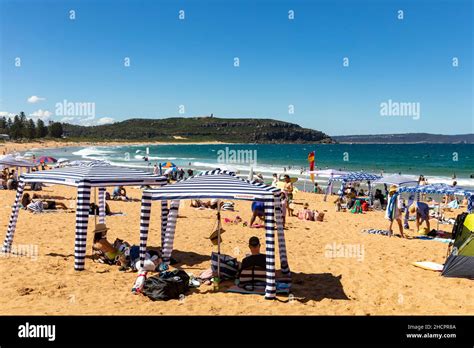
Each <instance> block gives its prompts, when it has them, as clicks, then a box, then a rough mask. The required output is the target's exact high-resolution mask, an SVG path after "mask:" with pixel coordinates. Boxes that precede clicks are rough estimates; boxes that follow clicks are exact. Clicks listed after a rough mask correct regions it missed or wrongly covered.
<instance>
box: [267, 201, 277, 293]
mask: <svg viewBox="0 0 474 348" xmlns="http://www.w3.org/2000/svg"><path fill="white" fill-rule="evenodd" d="M264 206H265V249H266V251H265V252H266V258H267V260H266V268H267V271H266V275H267V283H266V287H265V299H267V300H273V299H275V297H276V284H275V219H274V215H275V207H274V203H273V200H270V201H265V202H264Z"/></svg>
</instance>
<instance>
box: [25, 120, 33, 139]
mask: <svg viewBox="0 0 474 348" xmlns="http://www.w3.org/2000/svg"><path fill="white" fill-rule="evenodd" d="M25 136H26V137H27V138H28V139H34V138H36V126H35V122H34V121H33V120H32V119H31V118H30V119H29V120H28V122H27V124H26V130H25Z"/></svg>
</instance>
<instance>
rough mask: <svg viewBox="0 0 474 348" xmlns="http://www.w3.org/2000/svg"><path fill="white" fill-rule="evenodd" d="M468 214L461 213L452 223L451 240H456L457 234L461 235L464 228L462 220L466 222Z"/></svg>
mask: <svg viewBox="0 0 474 348" xmlns="http://www.w3.org/2000/svg"><path fill="white" fill-rule="evenodd" d="M467 215H468V213H461V214H459V215H458V216H457V217H456V221H454V225H453V232H452V233H453V236H452V238H453V239H456V236H457V234H458V233H461V231H462V229H463V226H464V220H466V217H467Z"/></svg>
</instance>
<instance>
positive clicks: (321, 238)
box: [0, 186, 474, 315]
mask: <svg viewBox="0 0 474 348" xmlns="http://www.w3.org/2000/svg"><path fill="white" fill-rule="evenodd" d="M129 191H130V193H131V195H132V196H133V197H135V198H140V191H139V190H138V189H130V190H129ZM43 193H50V194H53V193H54V194H57V195H63V196H65V197H75V192H74V189H72V188H67V187H61V186H54V187H48V188H46V189H45V191H44V192H43ZM296 198H297V201H299V202H303V201H306V202H309V203H310V206H311V207H313V208H318V209H326V210H327V212H326V217H325V221H324V222H309V221H300V220H298V219H297V218H290V219H289V221H288V230H287V231H286V239H287V248H288V258H289V263H290V268H291V270H292V272H293V279H294V281H293V287H292V296H291V297H290V298H288V297H285V296H278V300H277V301H267V300H265V299H264V298H263V297H262V296H258V295H239V294H229V293H224V292H214V291H213V290H212V287H211V286H206V285H202V286H201V287H200V288H198V289H196V290H193V291H192V292H191V293H189V294H188V295H187V296H186V297H185V298H184V300H183V301H178V300H172V301H167V302H152V301H150V300H149V299H148V298H146V297H144V296H141V295H138V296H134V295H132V294H131V292H130V290H131V287H132V285H133V282H134V280H135V277H136V273H131V272H120V271H119V270H118V267H116V266H108V265H103V264H97V263H93V261H92V260H90V259H89V258H88V259H87V260H86V270H85V271H82V272H76V271H74V269H73V266H74V256H73V254H74V222H75V214H73V213H66V212H57V213H48V214H38V215H34V214H31V213H29V212H26V211H21V213H20V218H19V222H18V229H17V232H16V235H15V240H14V244H16V245H29V244H33V245H36V246H37V248H38V256H37V258H31V257H8V258H7V257H1V258H0V274H1V276H0V277H1V278H0V279H1V281H2V287H1V290H0V314H14V315H16V314H78V315H83V314H112V315H113V314H152V315H158V314H166V315H174V314H185V315H188V314H200V315H233V314H236V315H246V314H275V315H298V314H299V315H316V314H319V315H331V314H336V315H337V314H349V315H354V314H355V315H374V314H387V315H389V314H390V315H393V314H427V315H428V314H472V313H474V303H472V301H463V300H462V299H463V298H465V297H464V295H465V294H466V293H472V291H473V282H472V281H470V280H467V279H454V278H444V277H441V276H440V275H439V273H437V272H432V271H427V270H423V269H420V268H416V267H414V266H412V265H411V262H413V261H422V260H428V261H434V262H439V263H443V262H444V259H445V256H446V249H447V245H446V244H443V243H438V242H433V241H422V240H402V239H400V238H396V237H392V238H388V237H384V236H375V235H366V234H363V233H361V232H360V231H361V229H363V228H385V227H386V221H385V220H384V218H383V213H382V212H369V213H366V214H363V215H354V214H351V213H342V212H341V213H336V212H335V211H334V208H333V206H332V204H330V203H324V202H322V196H321V195H314V194H310V193H298V196H297V197H296ZM13 200H14V192H12V191H0V202H1V205H0V228H1V232H2V233H4V232H5V231H6V228H7V224H8V218H9V213H10V205H11V204H12V202H13ZM71 202H73V201H69V202H68V201H65V203H66V204H70V203H71ZM110 206H111V209H112V210H113V211H122V212H124V213H125V214H126V216H114V217H109V218H108V219H107V224H108V226H109V227H110V228H111V230H110V231H109V240H112V241H113V240H114V239H115V238H116V237H119V238H122V239H125V240H127V241H129V242H131V243H135V244H137V243H138V241H139V233H138V226H139V209H140V208H139V207H140V203H138V202H132V203H127V202H115V201H114V202H111V203H110ZM154 206H155V210H154V211H153V215H152V221H151V235H150V237H149V245H150V246H157V245H158V243H159V224H160V221H159V215H160V213H159V206H158V204H155V205H154ZM236 210H237V211H236V212H223V217H224V218H225V217H228V218H234V217H235V216H237V215H239V216H241V217H242V218H243V219H244V220H247V221H248V219H249V218H250V204H249V203H248V202H237V203H236ZM93 224H94V219H93V218H91V219H90V224H89V238H88V249H87V255H90V251H91V249H90V247H91V243H92V233H91V231H92V228H93ZM214 224H215V211H211V210H195V209H193V208H190V207H189V201H184V202H182V207H181V209H180V218H179V219H178V224H177V231H176V240H175V249H176V250H175V252H174V254H173V256H174V257H175V258H176V259H178V260H179V261H180V263H179V264H178V265H177V267H179V268H183V269H184V270H186V271H187V272H192V273H193V274H194V275H198V274H199V273H200V272H201V271H203V270H205V269H206V268H208V267H209V266H210V260H209V258H210V254H211V252H212V251H213V250H215V248H216V247H214V246H212V244H211V242H210V241H209V240H208V239H207V238H206V237H208V236H209V234H210V233H211V232H212V229H213V227H214ZM443 227H444V229H445V230H447V231H450V229H451V226H443ZM224 228H225V230H226V232H225V233H224V235H223V244H222V248H223V249H222V252H223V253H226V254H229V255H234V256H237V257H238V258H239V259H241V258H242V257H243V256H244V254H245V253H247V241H248V239H249V237H250V236H252V235H257V236H259V237H260V238H261V239H264V230H263V229H250V228H248V227H243V226H241V225H231V224H225V225H224ZM411 235H414V232H413V231H411ZM2 238H3V236H2ZM334 244H335V245H336V246H338V245H339V244H344V245H345V246H346V247H351V246H352V247H354V248H356V249H353V250H355V251H357V248H359V249H358V250H359V251H360V253H353V255H346V256H351V257H338V258H330V257H328V256H330V255H328V253H327V250H328V246H333V245H334ZM278 262H279V261H278V259H277V263H278ZM222 288H225V284H223V286H222Z"/></svg>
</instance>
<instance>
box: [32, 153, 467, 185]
mask: <svg viewBox="0 0 474 348" xmlns="http://www.w3.org/2000/svg"><path fill="white" fill-rule="evenodd" d="M147 150H148V159H149V161H148V162H146V161H145V160H144V156H145V155H146V154H147ZM239 151H240V152H239ZM311 151H315V158H316V167H317V168H318V169H327V168H333V169H340V170H353V171H357V170H364V171H368V172H372V173H376V174H380V173H381V172H382V171H383V173H384V174H392V173H402V174H404V175H405V174H406V175H413V176H416V177H418V176H419V175H420V174H422V175H424V176H425V177H427V178H428V179H429V180H430V182H433V183H434V182H443V183H447V184H451V183H452V181H453V180H452V178H453V176H454V175H455V176H456V180H457V182H458V185H459V186H466V187H467V186H469V187H474V179H471V178H470V176H471V175H472V174H474V144H315V145H311V144H282V145H280V144H261V145H252V144H229V145H226V144H218V145H217V144H216V145H207V144H206V145H205V144H199V145H196V144H180V145H134V146H128V145H126V146H125V145H124V146H90V147H70V148H57V149H49V150H44V151H40V150H36V149H32V150H31V151H29V152H32V153H35V154H36V155H37V156H38V155H45V154H47V155H50V156H53V157H56V158H60V157H64V158H69V159H89V160H107V161H110V162H111V163H112V164H115V165H126V166H130V167H140V168H149V169H150V170H151V168H152V167H153V165H154V164H155V163H160V162H165V161H171V162H173V163H175V164H176V165H177V166H178V167H183V168H185V169H188V168H192V169H195V170H208V169H213V168H216V167H221V168H222V167H226V166H227V167H231V169H236V170H238V171H240V173H241V174H246V173H248V171H249V168H250V165H251V164H250V162H252V163H253V170H254V172H255V173H259V172H260V173H262V174H263V175H264V177H265V179H266V180H271V175H272V173H283V171H284V169H286V172H287V173H289V174H291V175H293V176H298V177H299V178H300V182H304V180H305V178H307V176H306V175H305V174H304V173H303V174H302V173H301V171H302V169H308V162H307V156H308V153H309V152H311ZM317 180H319V181H321V182H326V181H327V179H326V178H318V179H317Z"/></svg>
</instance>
